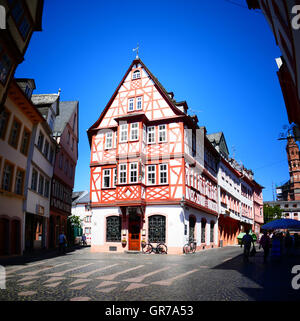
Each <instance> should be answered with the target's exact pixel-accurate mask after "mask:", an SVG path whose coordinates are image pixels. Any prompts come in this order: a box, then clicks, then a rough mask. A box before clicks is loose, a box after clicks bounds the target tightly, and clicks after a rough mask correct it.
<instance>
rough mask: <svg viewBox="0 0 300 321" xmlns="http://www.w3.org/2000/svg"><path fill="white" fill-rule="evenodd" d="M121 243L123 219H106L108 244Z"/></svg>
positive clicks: (117, 217) (110, 217)
mask: <svg viewBox="0 0 300 321" xmlns="http://www.w3.org/2000/svg"><path fill="white" fill-rule="evenodd" d="M120 241H121V217H120V216H109V217H107V218H106V242H120Z"/></svg>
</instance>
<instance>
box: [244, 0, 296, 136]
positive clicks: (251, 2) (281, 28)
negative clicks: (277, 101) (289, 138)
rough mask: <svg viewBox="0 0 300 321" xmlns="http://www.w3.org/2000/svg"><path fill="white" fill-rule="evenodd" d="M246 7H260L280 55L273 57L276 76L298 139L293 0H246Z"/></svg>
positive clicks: (294, 7)
mask: <svg viewBox="0 0 300 321" xmlns="http://www.w3.org/2000/svg"><path fill="white" fill-rule="evenodd" d="M247 3H248V7H249V9H260V10H261V11H262V13H263V14H264V16H265V18H266V20H267V22H268V24H269V25H270V28H271V30H272V32H273V34H274V37H275V41H276V44H277V45H278V46H279V48H280V51H281V54H282V56H281V57H279V58H277V59H276V62H277V65H278V69H279V70H278V72H277V75H278V79H279V82H280V86H281V90H282V94H283V97H284V101H285V106H286V110H287V115H288V119H289V122H290V123H295V124H296V125H297V126H295V127H294V128H293V130H294V136H295V137H297V140H298V141H300V82H299V77H300V35H299V30H298V29H299V27H300V23H299V18H298V17H297V16H296V15H297V13H298V9H297V8H298V7H297V6H299V1H297V0H288V1H286V0H276V1H273V0H247Z"/></svg>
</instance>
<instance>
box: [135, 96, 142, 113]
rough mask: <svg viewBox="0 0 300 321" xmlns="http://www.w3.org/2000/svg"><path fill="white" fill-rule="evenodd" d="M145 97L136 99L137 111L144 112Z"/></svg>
mask: <svg viewBox="0 0 300 321" xmlns="http://www.w3.org/2000/svg"><path fill="white" fill-rule="evenodd" d="M142 103H143V97H142V96H140V97H137V98H136V110H142V109H143V105H142Z"/></svg>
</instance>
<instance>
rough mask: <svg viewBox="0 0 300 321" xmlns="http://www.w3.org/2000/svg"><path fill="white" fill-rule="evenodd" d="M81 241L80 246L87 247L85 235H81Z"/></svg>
mask: <svg viewBox="0 0 300 321" xmlns="http://www.w3.org/2000/svg"><path fill="white" fill-rule="evenodd" d="M81 241H82V245H83V246H86V245H87V243H86V236H85V234H83V235H82V237H81Z"/></svg>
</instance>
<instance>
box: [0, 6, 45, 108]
mask: <svg viewBox="0 0 300 321" xmlns="http://www.w3.org/2000/svg"><path fill="white" fill-rule="evenodd" d="M0 6H1V9H3V8H4V11H3V10H2V11H1V13H2V12H5V18H6V19H5V23H4V26H2V27H4V28H1V29H2V30H1V38H0V111H1V108H3V104H4V103H5V100H6V97H7V91H8V87H9V84H10V82H11V81H12V80H13V78H14V74H15V70H16V68H17V66H18V65H19V64H20V63H21V62H22V61H23V60H24V55H25V53H26V50H27V47H28V45H29V42H30V39H31V37H32V34H33V32H34V31H41V30H42V14H43V7H44V1H43V0H25V1H21V0H12V1H8V0H0Z"/></svg>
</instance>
